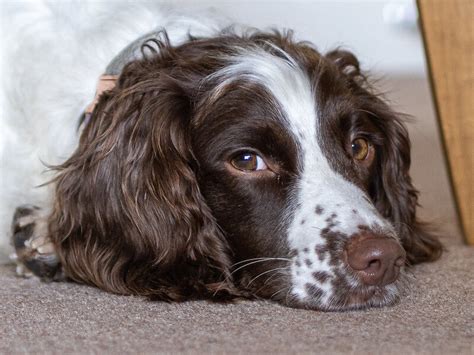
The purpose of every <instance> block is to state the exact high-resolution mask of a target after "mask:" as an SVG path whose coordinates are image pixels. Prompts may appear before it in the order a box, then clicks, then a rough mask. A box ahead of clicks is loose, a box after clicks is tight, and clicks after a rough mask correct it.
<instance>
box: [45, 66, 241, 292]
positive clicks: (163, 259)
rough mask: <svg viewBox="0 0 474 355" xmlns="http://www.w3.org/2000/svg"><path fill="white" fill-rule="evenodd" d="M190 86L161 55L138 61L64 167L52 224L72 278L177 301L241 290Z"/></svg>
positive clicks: (105, 101)
mask: <svg viewBox="0 0 474 355" xmlns="http://www.w3.org/2000/svg"><path fill="white" fill-rule="evenodd" d="M186 85H187V86H188V87H189V83H182V82H180V80H179V79H176V78H174V77H173V75H172V73H169V72H168V71H167V69H166V66H165V65H163V63H162V60H161V59H160V58H158V57H157V58H155V59H145V60H142V61H137V62H133V63H130V64H129V65H128V66H126V67H125V69H124V70H123V73H122V75H121V76H120V78H119V80H118V83H117V86H116V87H115V88H114V89H113V90H111V91H108V92H105V93H104V94H103V95H102V96H101V98H100V99H99V102H98V104H97V106H96V108H95V110H94V112H93V114H92V117H91V118H90V120H89V122H88V123H87V124H86V126H85V127H84V130H83V132H82V135H81V138H80V143H79V146H78V148H77V150H76V151H75V152H74V154H73V155H72V156H71V157H70V159H68V160H67V161H66V162H65V163H64V164H63V165H61V166H60V167H58V176H57V178H56V180H55V184H56V195H55V205H54V211H53V213H52V215H51V218H50V223H49V227H50V233H51V235H52V238H53V239H54V241H55V243H56V244H57V249H58V252H59V254H60V258H61V260H62V262H63V265H64V268H65V270H66V273H67V275H68V276H69V277H71V278H72V279H74V280H77V281H79V282H85V283H90V284H94V285H96V286H99V287H101V288H103V289H106V290H108V291H112V292H116V293H125V294H127V293H128V294H129V293H132V294H142V295H149V296H151V297H154V298H161V299H170V300H180V299H184V298H189V297H200V296H209V295H213V296H216V294H217V296H219V295H220V296H223V297H224V296H226V295H230V296H232V295H233V294H236V291H235V289H234V288H233V286H232V283H231V281H230V275H229V266H230V264H229V259H228V250H227V244H226V242H225V239H224V237H223V235H222V233H221V232H220V229H219V228H218V226H217V225H216V222H215V220H214V218H213V215H212V212H211V211H210V209H209V208H208V206H207V205H206V202H205V200H204V198H203V196H202V195H201V193H200V189H199V186H198V183H197V181H196V177H195V174H194V171H193V168H192V166H193V164H194V163H195V162H194V157H193V152H192V151H191V148H190V147H191V144H190V132H189V125H188V121H189V119H190V114H191V112H190V110H191V107H190V98H189V93H188V92H186V91H187V89H186V90H185V89H184V88H183V87H184V86H186Z"/></svg>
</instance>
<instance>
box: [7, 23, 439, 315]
mask: <svg viewBox="0 0 474 355" xmlns="http://www.w3.org/2000/svg"><path fill="white" fill-rule="evenodd" d="M200 26H202V27H205V24H200ZM171 27H172V29H171V30H169V32H167V31H166V28H165V29H157V30H154V31H152V32H149V33H147V34H145V35H141V36H139V38H138V39H135V40H134V41H132V42H130V43H129V44H128V45H127V46H125V49H123V50H122V51H121V52H120V53H119V54H118V55H116V56H115V57H114V58H113V59H112V60H111V62H110V63H109V64H108V66H107V67H106V69H105V68H104V67H97V68H94V70H95V72H94V71H90V70H89V72H88V74H87V75H85V76H87V77H88V78H90V76H91V75H90V73H91V72H94V73H97V74H100V73H102V74H104V75H106V76H105V77H103V78H104V80H103V81H102V82H104V81H105V80H106V79H108V82H107V87H106V88H105V89H99V91H98V95H97V100H96V102H94V103H93V105H92V106H90V110H89V111H90V113H89V112H85V111H87V110H86V106H87V104H88V103H91V102H92V99H93V97H92V96H93V95H90V93H91V92H93V90H94V86H93V85H91V83H90V80H88V82H87V83H86V84H87V85H88V89H87V90H89V91H87V90H83V91H80V90H75V89H71V90H72V91H71V92H67V91H64V90H63V91H62V94H63V95H65V96H67V100H68V103H71V102H74V95H76V94H77V93H78V92H88V93H89V94H88V95H82V96H81V95H79V94H77V100H76V103H75V105H76V107H77V105H78V104H79V105H80V107H82V109H81V111H82V116H81V118H80V119H79V116H80V112H79V111H77V115H76V114H75V112H69V111H67V110H62V109H61V107H56V105H60V104H61V105H63V103H62V102H61V100H58V101H56V102H48V103H47V106H48V107H47V108H46V109H44V110H43V111H41V115H42V116H43V118H42V119H43V123H41V124H42V125H43V132H44V127H46V126H47V125H49V128H48V129H49V130H53V131H54V132H55V135H56V137H61V139H60V140H61V144H63V141H64V140H65V139H64V137H65V138H66V140H67V144H69V146H70V147H71V149H70V150H69V151H68V150H67V149H64V150H61V149H62V148H57V147H55V148H51V151H54V152H56V153H48V154H49V155H48V156H51V154H56V155H55V156H54V157H53V158H51V159H50V161H45V162H46V163H50V162H51V161H53V162H58V161H59V162H58V163H57V164H56V163H54V166H50V168H51V169H50V172H49V173H47V174H50V175H48V176H51V174H52V179H51V181H50V183H49V184H48V185H47V186H43V187H41V189H44V190H45V191H47V192H45V193H44V194H43V195H42V198H40V199H39V198H36V197H35V199H33V200H32V201H25V202H27V203H29V204H26V205H25V204H23V205H21V206H19V205H18V204H17V205H16V207H18V208H16V212H15V213H14V217H13V228H12V232H13V233H12V235H13V244H14V247H15V249H16V260H17V262H18V263H19V265H20V266H21V267H19V271H20V272H23V273H27V272H32V273H33V274H35V275H37V276H39V277H40V278H42V279H44V280H61V279H64V278H67V279H70V280H74V281H76V282H80V283H85V284H89V285H94V286H97V287H99V288H101V289H103V290H106V291H109V292H113V293H117V294H127V295H129V294H133V295H143V296H147V297H150V298H151V299H157V300H167V301H182V300H188V299H196V298H205V299H212V300H227V299H232V298H235V297H261V298H267V299H271V300H274V301H276V302H280V303H282V304H284V305H288V306H292V307H301V308H309V309H318V310H347V309H357V308H366V307H370V306H383V305H390V304H393V303H394V302H396V300H397V299H398V297H399V295H400V294H401V292H403V288H404V286H406V285H407V281H406V277H407V276H406V270H405V268H406V267H407V266H409V265H412V264H415V263H419V262H425V261H432V260H435V259H437V258H438V257H439V256H440V254H441V250H442V247H441V245H440V243H439V242H438V240H437V239H436V238H435V237H434V236H432V235H431V234H430V233H429V232H428V231H427V230H426V229H425V226H424V225H423V224H421V223H419V222H418V221H417V219H416V213H415V212H416V211H415V210H416V206H417V191H416V189H415V188H414V187H413V185H412V183H411V179H410V176H409V173H408V170H409V167H410V142H409V138H408V134H407V130H406V128H405V127H404V125H403V123H402V118H401V116H400V115H399V114H398V113H396V112H394V111H392V109H391V108H390V107H389V106H388V105H387V104H386V103H385V102H384V100H383V99H382V98H381V97H380V96H379V95H377V94H376V93H374V90H373V89H372V87H371V86H370V84H369V83H368V81H367V79H366V76H364V74H363V73H362V72H361V70H360V68H359V63H358V60H357V59H356V57H355V56H354V55H353V54H351V53H350V52H348V51H345V50H340V49H338V50H334V51H331V52H329V53H326V54H322V53H320V52H318V51H317V50H316V48H315V47H314V46H313V45H312V44H311V43H307V42H298V41H296V40H294V39H293V37H292V35H291V32H277V31H272V32H265V31H258V30H248V31H240V30H239V31H238V30H232V29H223V30H222V29H217V30H216V29H214V28H212V29H209V31H208V32H206V31H204V32H206V33H205V35H195V34H194V33H193V32H192V26H191V27H186V29H185V31H182V32H183V33H187V32H188V30H189V29H190V28H191V34H190V35H189V36H188V35H187V34H186V35H183V36H181V38H180V39H179V40H170V38H172V37H173V36H175V35H174V33H173V31H176V26H174V27H173V26H171ZM125 28H126V24H123V28H122V29H123V30H125ZM155 28H156V27H155ZM198 32H199V31H198ZM76 45H78V44H76ZM84 55H86V56H88V57H89V56H92V53H91V52H87V53H86V54H84ZM108 58H109V59H108V60H110V57H108ZM56 65H61V63H58V64H56ZM104 69H105V70H104ZM95 78H96V79H97V80H98V79H99V75H97V76H95ZM44 83H48V81H47V80H46V81H45V82H44ZM68 85H69V86H70V87H74V85H78V86H80V85H82V86H84V85H85V83H81V73H80V72H79V73H77V81H76V82H73V83H69V84H68ZM48 86H52V87H53V89H51V90H54V82H51V84H50V85H48ZM49 89H50V88H48V87H44V90H49ZM91 90H92V91H91ZM22 105H24V106H25V107H28V105H29V102H28V101H23V102H22ZM62 107H66V106H65V105H63V106H62ZM48 110H51V112H53V111H54V113H52V115H53V116H51V117H58V116H61V117H60V118H59V119H49V120H48V119H46V118H44V116H48V112H49V111H48ZM65 113H67V115H66V114H65ZM24 114H25V115H26V116H25V117H23V122H30V120H31V119H32V117H28V116H27V114H28V109H25V110H24ZM63 116H67V117H63ZM35 117H37V116H35ZM65 122H67V123H65ZM26 124H28V123H24V124H23V125H26ZM34 124H36V125H37V124H40V123H38V122H36V123H34ZM78 127H79V128H78ZM20 128H21V127H18V129H20ZM41 134H42V133H41V131H37V132H36V135H41ZM76 137H77V138H76ZM48 139H49V141H48V142H47V145H49V146H53V147H54V146H55V144H56V142H55V141H54V139H53V140H51V139H50V138H48ZM57 144H58V146H59V145H60V143H59V141H58V142H57ZM12 159H13V157H12ZM29 159H30V160H31V159H36V160H39V158H38V157H37V156H34V157H31V158H29ZM31 165H32V166H38V163H37V162H34V163H31ZM37 171H38V174H39V172H41V170H38V169H37ZM13 210H14V208H11V211H12V213H13Z"/></svg>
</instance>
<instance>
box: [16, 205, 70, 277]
mask: <svg viewBox="0 0 474 355" xmlns="http://www.w3.org/2000/svg"><path fill="white" fill-rule="evenodd" d="M12 233H13V236H12V239H13V245H14V247H15V254H14V255H13V256H12V259H14V260H15V261H16V263H17V274H18V275H20V276H23V277H29V276H32V275H35V276H38V277H39V278H40V279H42V280H45V281H53V280H54V281H56V280H62V279H64V274H63V271H62V267H61V264H60V263H59V259H58V256H57V254H56V251H55V248H54V244H53V243H52V242H51V241H50V240H49V238H48V235H47V216H46V214H45V213H44V212H43V211H42V210H41V209H40V208H38V207H36V206H32V205H24V206H20V207H18V208H17V209H16V211H15V214H14V216H13V223H12Z"/></svg>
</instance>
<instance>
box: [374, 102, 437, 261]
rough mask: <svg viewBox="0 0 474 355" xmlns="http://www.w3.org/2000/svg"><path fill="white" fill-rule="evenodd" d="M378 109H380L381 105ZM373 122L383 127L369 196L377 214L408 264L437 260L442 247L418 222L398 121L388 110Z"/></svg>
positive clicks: (407, 153) (407, 146)
mask: <svg viewBox="0 0 474 355" xmlns="http://www.w3.org/2000/svg"><path fill="white" fill-rule="evenodd" d="M379 105H383V103H380V104H379ZM380 108H382V111H380V110H378V112H379V113H378V114H377V117H376V118H375V120H376V121H377V122H378V124H379V125H383V126H384V129H383V132H385V137H384V142H383V145H382V146H381V147H378V149H377V150H378V151H377V155H378V156H377V162H376V164H377V165H376V167H375V179H374V180H373V184H372V187H371V195H372V198H373V199H374V201H375V204H376V206H377V208H378V210H379V211H380V212H381V213H382V215H383V216H385V217H387V218H388V219H389V220H391V221H392V223H393V225H394V227H395V229H396V230H397V232H398V234H399V236H400V238H401V241H402V244H403V246H404V248H405V250H406V252H407V259H408V261H409V263H411V264H415V263H419V262H425V261H433V260H436V259H438V258H439V257H440V256H441V253H442V250H443V248H442V245H441V243H440V242H439V240H438V237H437V236H435V235H434V234H432V233H431V231H430V230H429V226H428V225H426V224H424V223H422V222H420V221H418V220H417V218H416V208H417V206H418V191H417V190H416V189H415V188H414V186H413V184H412V181H411V177H410V175H409V168H410V140H409V137H408V132H407V130H406V128H405V126H404V125H403V123H402V121H401V119H400V118H399V117H398V116H397V115H396V114H395V113H393V112H392V111H390V109H389V108H388V107H386V108H385V109H384V108H383V107H380Z"/></svg>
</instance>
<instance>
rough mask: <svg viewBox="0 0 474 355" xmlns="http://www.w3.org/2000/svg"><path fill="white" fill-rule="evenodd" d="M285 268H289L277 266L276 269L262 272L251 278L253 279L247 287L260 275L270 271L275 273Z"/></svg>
mask: <svg viewBox="0 0 474 355" xmlns="http://www.w3.org/2000/svg"><path fill="white" fill-rule="evenodd" d="M285 269H287V268H286V267H278V268H275V269H270V270H267V271H264V272H261V273H260V274H258V275H257V276H255V277H254V278H253V279H251V280H250V281H249V283H248V284H247V287H248V286H250V284H251V283H252V282H254V281H255V280H256V279H258V278H259V277H260V276H263V275H266V274H268V273H270V272H275V273H276V272H277V271H280V270H285Z"/></svg>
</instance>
